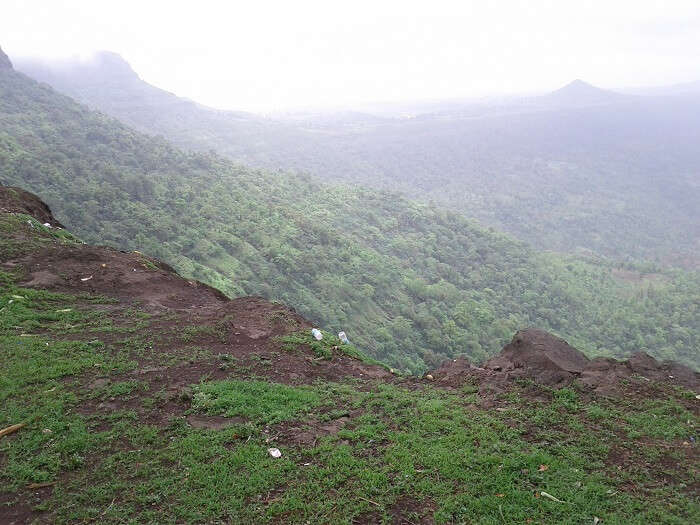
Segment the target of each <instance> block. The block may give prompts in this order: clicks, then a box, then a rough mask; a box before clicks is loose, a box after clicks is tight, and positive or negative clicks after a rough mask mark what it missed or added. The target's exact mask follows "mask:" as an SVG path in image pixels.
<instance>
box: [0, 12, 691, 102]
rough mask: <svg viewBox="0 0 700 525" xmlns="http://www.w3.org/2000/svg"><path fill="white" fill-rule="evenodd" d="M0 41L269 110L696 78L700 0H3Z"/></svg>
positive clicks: (199, 96)
mask: <svg viewBox="0 0 700 525" xmlns="http://www.w3.org/2000/svg"><path fill="white" fill-rule="evenodd" d="M0 46H2V48H3V49H4V50H5V52H7V54H8V55H10V58H12V57H13V56H42V57H66V56H71V55H82V56H85V55H88V54H89V53H91V52H94V51H96V50H103V49H104V50H110V51H115V52H117V53H119V54H120V55H122V56H123V57H124V58H125V59H126V60H127V61H128V62H129V63H130V64H131V65H132V66H133V68H134V69H135V70H136V72H137V73H139V75H140V76H141V77H142V78H143V79H144V80H146V81H148V82H150V83H152V84H154V85H157V86H159V87H162V88H164V89H167V90H169V91H172V92H175V93H177V94H178V95H181V96H185V97H189V98H191V99H194V100H196V101H198V102H201V103H204V104H207V105H210V106H214V107H220V108H227V109H245V110H252V111H270V110H280V109H285V108H293V107H302V106H313V107H322V106H340V105H352V104H356V103H362V102H369V101H377V100H380V101H390V100H417V99H426V98H433V99H434V98H450V97H468V96H481V95H487V94H502V93H512V92H526V91H544V90H549V89H554V88H556V87H559V86H560V85H563V84H565V83H567V82H568V81H570V80H572V79H574V78H582V79H584V80H587V81H588V82H591V83H593V84H596V85H599V86H602V87H622V86H635V85H652V84H666V83H668V84H670V83H675V82H683V81H693V80H699V79H700V0H686V1H681V0H678V1H675V0H665V1H648V0H629V1H628V0H604V1H586V0H551V1H550V0H526V1H516V0H500V1H499V0H477V1H472V0H462V1H455V2H451V1H440V0H425V1H422V2H414V1H411V0H400V1H382V0H372V1H365V0H346V1H343V2H340V1H333V0H326V1H306V0H283V1H271V0H231V1H225V0H222V1H209V0H199V1H196V2H193V1H191V0H190V1H178V0H170V1H155V0H139V1H133V0H120V1H116V0H111V1H100V0H84V1H81V0H74V1H70V0H45V1H36V0H2V6H1V7H0Z"/></svg>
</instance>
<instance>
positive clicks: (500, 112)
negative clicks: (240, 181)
mask: <svg viewBox="0 0 700 525" xmlns="http://www.w3.org/2000/svg"><path fill="white" fill-rule="evenodd" d="M19 67H20V70H22V71H26V72H27V73H28V74H29V75H31V76H34V77H35V78H37V79H39V80H42V81H45V82H48V83H50V84H51V85H53V86H54V87H56V89H58V90H60V91H62V92H64V93H66V94H69V95H70V96H72V97H75V98H76V99H77V100H79V101H82V102H84V103H86V104H89V105H90V106H91V107H93V108H96V109H99V110H101V111H104V112H106V113H108V114H110V115H112V116H115V117H117V118H119V119H120V120H122V121H124V122H126V123H128V124H129V125H131V126H134V127H136V128H137V129H139V130H141V131H145V132H147V133H151V134H161V135H163V136H165V137H166V138H168V140H172V141H174V143H175V144H177V145H178V146H181V147H186V148H189V149H194V150H199V151H208V150H210V149H212V148H213V149H215V150H216V151H218V152H219V153H221V154H223V155H226V156H228V157H230V158H232V159H234V160H237V161H240V162H244V163H246V164H248V165H253V166H258V167H265V168H271V169H278V168H279V167H282V168H287V169H289V168H293V169H296V170H299V171H303V172H310V173H313V174H315V175H318V176H320V177H322V178H323V179H325V180H334V181H345V182H348V181H349V182H353V183H361V184H363V185H366V186H370V187H378V188H384V189H387V188H389V189H392V190H400V191H402V192H404V193H405V194H407V195H408V196H409V197H413V198H420V199H422V200H423V201H425V202H428V201H431V200H432V201H435V202H436V203H438V204H439V205H443V206H447V207H449V208H450V209H452V210H454V211H458V212H460V213H462V214H463V215H465V216H467V217H470V218H477V219H479V220H480V221H481V222H482V223H484V224H488V225H491V226H494V227H496V228H498V229H499V230H502V231H506V232H508V233H510V234H512V235H514V236H515V237H517V238H519V239H522V240H524V241H526V242H528V243H530V244H533V245H535V246H536V247H538V248H544V249H548V250H558V251H563V252H581V253H589V252H594V253H596V254H602V255H605V256H607V257H611V258H613V259H615V260H623V261H630V260H640V259H644V260H653V261H658V262H659V263H662V264H664V265H679V266H685V267H697V266H698V264H700V206H698V205H697V203H698V202H700V186H699V185H698V183H697V179H698V168H697V167H698V166H699V165H700V150H698V148H697V137H698V136H700V119H698V117H697V116H698V111H700V92H698V91H695V92H693V91H689V92H687V93H682V94H679V95H677V96H664V97H660V96H659V97H651V96H646V97H642V96H630V95H621V94H617V93H613V92H610V91H605V90H601V89H597V88H595V87H593V86H590V85H587V84H585V83H584V82H581V81H576V82H573V83H571V84H570V85H568V86H566V87H564V88H562V89H560V90H557V91H556V92H553V93H551V94H549V95H545V96H541V97H531V98H528V99H512V100H506V101H502V102H499V103H495V102H494V103H490V104H464V103H462V104H460V103H453V104H448V103H445V104H442V105H436V106H435V107H434V108H431V107H429V106H426V107H423V108H422V109H420V110H417V111H420V112H419V113H413V114H409V116H410V117H411V118H396V116H393V115H390V116H387V115H383V116H381V117H380V116H376V115H368V114H362V113H353V112H346V113H338V114H321V115H318V114H310V115H292V116H291V117H289V116H288V117H287V118H284V119H277V120H274V119H263V118H260V117H256V116H254V115H251V114H245V113H239V112H222V111H215V110H212V109H209V108H204V107H201V106H198V105H197V104H195V103H193V102H191V101H187V100H183V99H180V98H178V97H176V96H175V95H173V94H172V93H168V92H166V91H163V90H161V89H158V88H156V87H153V86H150V85H148V84H147V83H145V82H143V81H142V80H141V79H139V78H138V76H137V75H136V74H135V73H134V71H132V70H131V68H130V67H129V65H128V64H127V63H126V62H124V60H123V59H121V58H120V57H119V56H118V55H115V54H111V53H104V54H102V55H99V56H98V57H97V58H96V59H95V60H94V61H93V62H89V63H74V62H70V61H69V62H67V63H64V64H45V63H40V62H31V61H23V62H21V63H20V66H19ZM405 111H408V112H410V111H411V108H410V107H408V108H406V110H405ZM402 116H405V115H402Z"/></svg>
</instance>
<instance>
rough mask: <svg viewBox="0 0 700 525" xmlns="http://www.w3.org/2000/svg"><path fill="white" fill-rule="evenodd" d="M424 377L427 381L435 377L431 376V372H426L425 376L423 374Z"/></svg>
mask: <svg viewBox="0 0 700 525" xmlns="http://www.w3.org/2000/svg"><path fill="white" fill-rule="evenodd" d="M425 378H426V379H427V380H428V381H432V380H434V379H435V378H434V377H433V375H432V374H428V375H426V376H425Z"/></svg>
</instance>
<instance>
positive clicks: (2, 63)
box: [0, 47, 12, 69]
mask: <svg viewBox="0 0 700 525" xmlns="http://www.w3.org/2000/svg"><path fill="white" fill-rule="evenodd" d="M0 69H12V62H10V57H8V56H7V55H6V54H5V52H4V51H3V50H2V48H1V47H0Z"/></svg>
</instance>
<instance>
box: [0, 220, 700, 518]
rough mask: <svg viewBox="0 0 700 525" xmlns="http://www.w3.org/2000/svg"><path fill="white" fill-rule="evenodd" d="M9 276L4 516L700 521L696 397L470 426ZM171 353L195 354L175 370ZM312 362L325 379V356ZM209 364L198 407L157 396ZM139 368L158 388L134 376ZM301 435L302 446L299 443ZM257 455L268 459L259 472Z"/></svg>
mask: <svg viewBox="0 0 700 525" xmlns="http://www.w3.org/2000/svg"><path fill="white" fill-rule="evenodd" d="M3 220H5V221H7V220H10V221H12V220H14V219H12V218H7V216H5V217H4V218H3ZM21 220H22V224H24V221H25V218H24V217H21ZM18 228H19V226H18V225H16V226H15V229H14V230H13V233H14V232H17V231H20V230H19V229H18ZM21 231H23V232H25V233H26V235H27V239H28V241H27V242H25V243H23V244H22V245H21V246H18V247H17V250H20V253H26V252H28V251H31V250H36V249H38V248H40V247H41V246H44V245H46V244H47V243H55V242H67V243H74V242H75V241H74V240H72V239H70V238H68V239H66V238H64V237H63V236H61V237H60V238H57V237H56V236H55V235H53V233H52V232H51V231H49V230H42V229H40V228H38V227H36V228H34V229H30V228H29V227H28V226H27V227H26V228H25V229H24V230H21ZM17 254H18V253H15V256H16V255H17ZM21 271H22V269H21V268H18V269H16V270H15V272H14V273H6V272H3V273H0V309H1V311H2V317H0V359H1V360H2V362H3V367H2V370H0V403H2V407H3V410H2V411H0V428H4V427H5V426H7V425H10V424H14V423H18V422H25V423H27V426H26V427H24V428H22V429H20V430H19V431H17V432H16V433H14V434H12V435H10V436H6V437H3V438H0V466H2V468H0V481H1V482H2V486H3V488H2V490H0V516H5V517H8V516H12V515H13V514H12V513H13V512H16V513H20V514H19V515H20V516H23V517H24V518H26V519H30V518H41V519H44V520H49V521H52V522H56V523H65V522H75V521H82V520H97V521H99V522H101V523H122V522H134V523H144V522H158V523H170V522H172V523H174V522H178V523H182V522H187V523H195V522H197V523H200V522H210V521H225V522H232V523H253V522H254V523H267V522H279V521H284V522H288V523H306V522H312V523H351V522H370V521H371V522H380V523H382V522H383V523H390V522H392V521H393V520H399V521H400V520H405V522H408V523H419V522H424V523H430V522H432V521H433V520H434V521H435V522H437V523H462V522H466V523H494V524H496V523H582V522H585V523H592V522H593V520H594V519H595V518H596V517H597V518H600V519H602V520H603V522H604V523H626V524H627V523H639V524H642V523H677V524H684V523H693V522H697V521H698V520H700V506H698V500H697V496H698V494H697V487H698V483H699V482H700V480H699V479H698V467H699V465H698V456H697V451H696V448H695V447H696V446H697V445H696V444H691V443H690V442H689V436H693V435H695V436H697V429H698V425H700V419H698V414H697V401H696V400H695V399H694V394H692V393H689V392H684V391H682V390H669V388H668V387H662V386H661V385H649V386H648V387H647V388H646V390H645V391H644V393H643V394H642V397H635V398H632V397H625V398H623V399H621V400H617V401H615V400H609V399H604V398H595V397H591V396H590V395H589V394H586V393H585V392H583V391H580V390H578V389H577V388H576V387H573V388H570V389H562V390H559V391H551V390H549V389H546V388H542V387H538V386H537V385H534V384H529V383H520V384H514V385H512V387H511V388H510V389H509V390H508V391H505V392H502V393H501V394H499V395H497V396H496V398H495V406H491V407H490V408H485V407H486V406H488V405H484V404H483V403H481V402H480V399H481V398H480V396H479V395H478V394H477V393H476V391H477V387H476V386H474V385H470V384H465V385H464V386H463V387H462V388H461V389H457V390H450V391H445V390H441V389H437V388H433V387H432V386H430V385H428V384H425V383H423V382H416V381H414V380H406V381H402V380H397V381H392V382H391V383H385V382H381V381H372V380H367V379H359V378H350V377H348V378H346V379H339V380H337V381H328V380H322V379H314V377H312V376H308V377H306V378H304V379H303V380H302V383H301V384H296V385H291V386H290V385H283V384H278V383H274V382H270V380H269V379H268V378H267V377H266V372H265V370H266V367H264V366H263V367H259V368H256V369H255V372H252V370H251V368H249V367H247V366H243V365H242V364H239V363H237V362H236V361H235V360H233V361H232V358H231V357H227V355H228V354H218V356H216V355H214V354H213V351H212V349H213V348H214V347H215V346H214V345H213V344H212V342H211V341H213V340H216V337H215V338H214V339H208V338H207V337H206V336H207V335H212V336H216V334H217V328H216V326H197V327H191V329H185V330H183V327H182V326H181V325H175V326H171V328H170V329H169V330H163V329H162V326H163V325H162V324H161V321H162V318H161V317H168V316H169V315H171V314H170V313H168V312H167V311H166V312H161V313H159V314H156V315H154V314H152V313H147V312H145V311H143V310H141V308H140V307H139V306H138V305H134V304H131V303H128V302H126V303H124V302H120V301H118V300H115V299H111V298H108V297H100V296H90V295H86V294H80V295H70V294H57V293H50V292H46V291H41V290H32V289H26V288H21V287H18V286H17V285H16V284H14V282H15V280H16V279H17V276H18V275H19V273H18V272H21ZM180 339H182V340H186V341H187V343H188V344H192V345H196V346H197V347H198V348H199V350H198V352H196V353H195V352H193V351H191V350H190V351H187V352H178V351H175V350H173V348H174V346H173V345H172V343H171V341H174V340H180ZM285 340H286V341H287V343H286V344H285V348H286V349H283V348H280V349H279V351H280V352H282V353H285V352H286V353H289V352H292V353H294V352H300V351H302V350H295V344H294V343H303V342H307V341H309V336H308V335H306V336H294V337H289V338H286V339H285ZM161 347H162V348H163V349H167V350H159V348H161ZM210 348H212V349H210ZM217 348H218V347H217ZM318 350H319V351H318V352H317V354H320V357H321V358H322V357H323V356H325V357H326V358H330V359H331V361H329V362H328V365H329V366H331V367H333V366H334V362H335V360H336V359H337V358H336V357H334V355H333V353H332V352H331V351H330V350H329V348H328V347H322V348H319V349H318ZM163 352H165V353H163ZM294 355H295V354H294ZM250 357H251V359H252V358H254V357H255V356H250ZM212 359H213V360H214V362H216V361H217V360H218V362H219V368H220V369H222V370H225V372H224V373H225V374H227V376H228V377H224V378H222V379H219V380H213V379H211V378H208V377H207V375H202V376H201V377H193V379H192V383H194V385H193V387H192V388H191V389H189V390H188V389H185V390H182V391H179V392H177V393H176V394H177V397H176V398H175V399H173V397H172V396H173V393H172V391H171V390H170V389H169V388H170V386H171V385H169V384H167V383H165V384H164V383H163V381H162V379H160V378H163V377H169V376H168V375H167V369H169V368H170V367H172V368H177V367H178V366H182V365H183V364H186V365H187V366H188V367H189V368H192V369H196V368H197V367H198V365H199V364H200V362H203V361H206V362H209V361H211V360H212ZM258 359H259V358H258ZM317 359H318V358H317ZM251 362H252V361H251ZM319 363H326V361H324V360H323V359H322V360H321V361H320V362H319ZM149 366H151V367H152V366H159V367H165V370H166V371H163V370H162V369H161V370H160V371H159V372H158V373H156V374H155V375H147V374H136V375H133V374H131V373H130V371H133V370H135V369H141V370H143V369H144V367H146V368H147V367H149ZM324 366H325V365H324ZM267 370H269V372H270V373H271V372H272V370H271V369H270V368H267ZM185 392H186V394H185ZM644 396H649V397H644ZM251 399H256V403H251ZM173 406H175V409H173ZM691 407H693V408H691ZM164 413H167V414H168V416H169V417H168V418H160V417H161V415H162V414H164ZM188 413H189V414H200V416H199V417H200V418H205V419H206V417H207V415H208V414H209V415H226V416H234V417H236V418H237V419H234V420H232V421H231V422H230V423H231V426H228V427H226V428H223V429H218V430H210V429H202V428H195V427H193V426H191V425H190V424H188V420H187V419H186V415H187V414H188ZM154 414H156V415H158V417H159V418H160V419H156V420H155V422H154V420H153V419H152V416H153V415H154ZM650 416H652V417H650ZM217 421H218V420H217ZM324 425H330V426H331V429H332V430H331V431H325V430H323V428H324ZM304 433H307V434H308V433H310V434H311V436H312V437H313V439H309V440H306V441H303V440H300V437H301V435H302V434H304ZM272 446H274V447H278V448H279V449H280V450H281V451H282V457H281V458H280V459H273V458H271V457H270V456H269V455H268V453H267V448H268V447H272ZM30 484H39V486H38V488H37V486H35V488H27V487H28V486H29V485H30ZM46 484H48V485H46ZM546 494H549V495H551V496H553V497H555V498H557V499H558V500H559V501H555V500H552V499H550V498H549V497H548V496H547V495H546ZM30 508H31V509H33V510H32V511H31V512H32V513H31V514H28V512H29V509H30ZM22 513H24V514H22ZM8 519H9V518H8Z"/></svg>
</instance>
